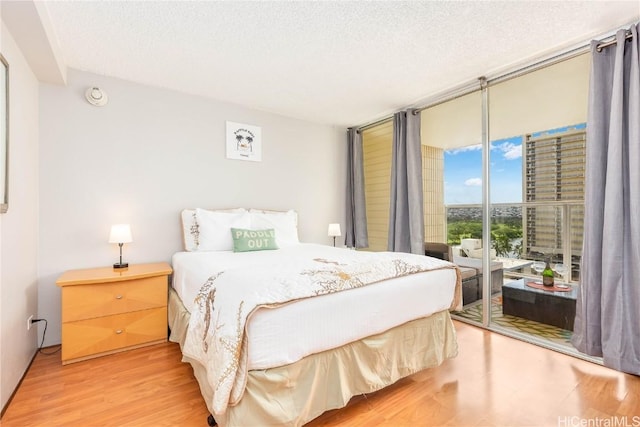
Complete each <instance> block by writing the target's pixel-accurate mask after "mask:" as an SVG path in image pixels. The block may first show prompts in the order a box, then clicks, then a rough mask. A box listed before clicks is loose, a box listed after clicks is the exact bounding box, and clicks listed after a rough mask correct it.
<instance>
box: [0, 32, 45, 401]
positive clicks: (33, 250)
mask: <svg viewBox="0 0 640 427" xmlns="http://www.w3.org/2000/svg"><path fill="white" fill-rule="evenodd" d="M0 40H1V43H0V51H1V52H2V54H3V55H4V57H5V59H6V60H7V62H8V63H9V78H10V87H9V94H10V105H9V117H10V123H9V192H8V196H9V211H8V212H7V213H5V214H2V215H0V377H1V379H0V383H1V386H0V403H1V406H2V407H4V406H5V404H6V403H7V401H8V399H9V398H10V397H11V394H12V393H13V391H14V389H15V387H16V386H17V384H18V382H19V381H20V378H21V377H22V375H23V374H24V372H25V370H26V369H27V367H28V366H29V363H30V361H31V358H32V357H33V355H34V354H35V350H36V346H37V337H36V328H31V331H29V332H27V317H28V316H29V315H31V314H33V315H36V314H37V302H38V287H37V254H38V250H37V245H38V81H37V80H36V78H35V76H34V74H33V72H32V71H31V69H30V68H29V66H28V65H27V63H26V61H25V59H24V57H23V56H22V53H21V52H20V50H19V49H18V47H17V46H16V44H15V42H14V40H13V38H12V37H11V34H10V33H9V32H8V31H7V30H6V28H5V25H4V23H2V28H1V37H0Z"/></svg>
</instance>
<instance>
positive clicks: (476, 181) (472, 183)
mask: <svg viewBox="0 0 640 427" xmlns="http://www.w3.org/2000/svg"><path fill="white" fill-rule="evenodd" d="M464 185H466V186H468V187H480V186H481V185H482V179H481V178H469V179H468V180H466V181H465V182H464Z"/></svg>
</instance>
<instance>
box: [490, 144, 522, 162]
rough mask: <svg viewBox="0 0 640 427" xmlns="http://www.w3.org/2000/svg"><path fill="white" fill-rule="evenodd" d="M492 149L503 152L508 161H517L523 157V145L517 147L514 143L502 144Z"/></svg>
mask: <svg viewBox="0 0 640 427" xmlns="http://www.w3.org/2000/svg"><path fill="white" fill-rule="evenodd" d="M491 149H493V150H499V151H501V152H502V155H503V156H504V158H505V159H506V160H515V159H519V158H520V157H522V144H518V145H516V144H514V143H512V142H503V143H502V144H497V145H493V146H491Z"/></svg>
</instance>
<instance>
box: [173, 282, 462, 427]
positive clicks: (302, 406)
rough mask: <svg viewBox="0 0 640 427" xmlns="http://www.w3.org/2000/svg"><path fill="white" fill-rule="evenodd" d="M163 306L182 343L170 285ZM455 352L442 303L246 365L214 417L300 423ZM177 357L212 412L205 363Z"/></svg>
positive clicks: (183, 314) (184, 314) (181, 314)
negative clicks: (366, 332) (273, 362)
mask: <svg viewBox="0 0 640 427" xmlns="http://www.w3.org/2000/svg"><path fill="white" fill-rule="evenodd" d="M168 311H169V327H170V328H171V335H170V337H169V340H170V341H173V342H177V343H179V344H180V347H181V348H182V345H183V343H184V339H185V336H186V330H187V326H188V323H189V312H188V311H187V310H186V309H185V307H184V305H183V304H182V301H181V300H180V298H179V297H178V295H177V294H176V293H175V292H174V291H173V289H171V290H170V292H169V310H168ZM457 353H458V345H457V340H456V333H455V329H454V326H453V323H452V321H451V317H450V316H449V312H448V311H447V310H444V311H441V312H438V313H435V314H432V315H431V316H429V317H425V318H421V319H416V320H413V321H411V322H408V323H405V324H403V325H400V326H396V327H395V328H392V329H390V330H388V331H386V332H383V333H381V334H377V335H373V336H370V337H367V338H363V339H361V340H359V341H355V342H352V343H349V344H346V345H344V346H342V347H338V348H335V349H332V350H327V351H323V352H321V353H316V354H312V355H309V356H307V357H305V358H303V359H302V360H299V361H297V362H294V363H292V364H289V365H286V366H280V367H276V368H270V369H265V370H253V371H249V374H248V379H247V386H246V389H245V392H244V395H243V396H242V399H241V400H240V401H239V402H238V403H237V404H236V405H234V406H229V407H228V408H227V411H226V412H225V413H224V414H222V415H215V419H216V421H217V422H218V424H219V425H220V426H222V427H226V426H270V425H273V426H275V425H278V426H301V425H303V424H305V423H307V422H309V421H311V420H312V419H314V418H316V417H318V416H320V415H321V414H322V413H324V412H326V411H328V410H331V409H337V408H342V407H344V406H346V405H347V403H348V402H349V399H351V397H353V396H356V395H359V394H364V393H371V392H374V391H377V390H380V389H382V388H384V387H386V386H388V385H390V384H393V383H394V382H396V381H398V380H399V379H401V378H404V377H406V376H408V375H411V374H413V373H416V372H419V371H421V370H423V369H426V368H430V367H434V366H438V365H440V364H441V363H442V362H443V361H444V360H445V359H448V358H451V357H455V356H456V355H457ZM182 360H183V362H188V363H190V364H191V366H192V367H193V372H194V375H195V377H196V379H197V380H198V384H199V385H200V391H201V393H202V396H203V397H204V400H205V403H206V404H207V408H208V409H209V411H210V412H211V407H210V401H211V396H212V390H211V387H210V385H209V384H208V383H207V380H206V370H205V368H204V367H203V366H202V365H201V364H200V363H199V362H197V361H194V360H190V359H189V358H187V357H185V356H183V359H182Z"/></svg>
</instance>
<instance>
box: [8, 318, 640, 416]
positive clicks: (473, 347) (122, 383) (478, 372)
mask: <svg viewBox="0 0 640 427" xmlns="http://www.w3.org/2000/svg"><path fill="white" fill-rule="evenodd" d="M455 324H456V329H457V332H458V342H459V354H458V356H457V357H456V358H454V359H451V360H448V361H446V362H444V364H443V365H442V366H440V367H437V368H433V369H427V370H425V371H423V372H420V373H417V374H415V375H412V376H410V377H408V378H405V379H403V380H400V381H398V382H397V383H396V384H394V385H391V386H389V387H387V388H386V389H384V390H381V391H379V392H376V393H372V394H369V395H366V396H357V397H354V398H353V399H352V400H351V402H350V403H349V405H348V406H347V407H346V408H343V409H339V410H334V411H330V412H327V413H325V414H324V415H322V416H321V417H319V418H317V419H315V420H314V421H312V422H311V423H310V424H308V426H314V427H318V426H349V427H357V426H367V427H371V426H386V427H391V426H393V427H397V426H398V427H399V426H556V427H565V426H566V427H573V426H582V425H585V426H586V425H589V426H591V425H600V426H605V425H611V426H613V425H616V426H617V425H619V426H631V425H633V426H640V378H639V377H636V376H632V375H627V374H622V373H620V372H616V371H613V370H610V369H607V368H604V367H601V366H598V365H596V364H593V363H590V362H586V361H583V360H579V359H576V358H573V357H570V356H567V355H563V354H560V353H556V352H553V351H551V350H546V349H543V348H540V347H536V346H534V345H532V344H527V343H524V342H520V341H517V340H514V339H511V338H508V337H505V336H501V335H498V334H495V333H491V332H488V331H484V330H482V329H479V328H476V327H473V326H470V325H467V324H464V323H460V322H455ZM207 415H208V412H207V409H206V407H205V404H204V402H203V400H202V397H201V396H200V392H199V389H198V384H197V382H196V380H195V379H194V378H193V375H192V373H191V367H190V366H189V365H188V364H184V363H181V362H180V350H179V347H178V345H177V344H173V343H166V344H159V345H155V346H152V347H146V348H142V349H138V350H132V351H129V352H125V353H119V354H115V355H110V356H105V357H102V358H98V359H92V360H88V361H84V362H80V363H75V364H71V365H67V366H62V365H61V363H60V353H56V354H55V355H53V356H45V355H42V354H38V356H37V357H36V359H35V361H34V363H33V365H32V366H31V368H30V370H29V372H28V374H27V376H26V377H25V379H24V381H23V382H22V385H21V386H20V388H19V389H18V391H17V392H16V394H15V396H14V399H13V401H12V402H11V404H10V405H9V407H8V408H7V410H6V412H5V414H4V416H3V417H2V420H1V422H0V423H1V424H2V426H3V427H15V426H20V427H23V426H69V427H71V426H203V427H204V426H206V425H207V422H206V419H207ZM598 420H599V421H598ZM607 420H608V421H607ZM598 422H599V423H600V424H597V423H598ZM607 422H608V423H609V424H606V423H607ZM588 423H591V424H588ZM615 423H617V424H615Z"/></svg>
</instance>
